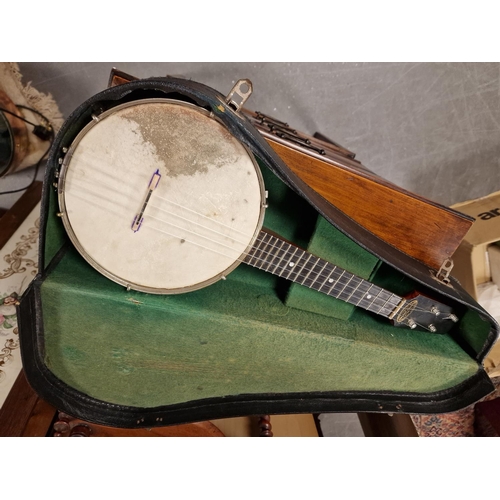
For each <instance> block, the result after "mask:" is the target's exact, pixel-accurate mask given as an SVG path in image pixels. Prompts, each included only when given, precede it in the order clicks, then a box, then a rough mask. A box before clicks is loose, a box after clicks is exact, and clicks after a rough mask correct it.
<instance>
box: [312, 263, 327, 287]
mask: <svg viewBox="0 0 500 500" xmlns="http://www.w3.org/2000/svg"><path fill="white" fill-rule="evenodd" d="M320 260H321V259H318V262H319V261H320ZM318 262H316V264H315V266H316V265H317V263H318ZM327 264H328V262H327V261H326V260H325V263H324V264H323V267H322V268H321V269H320V270H319V271H318V273H317V274H316V278H314V280H313V281H312V283H311V284H310V285H309V288H313V285H314V283H316V280H317V279H318V278H319V277H320V276H321V273H322V272H323V269H325V267H326V265H327Z"/></svg>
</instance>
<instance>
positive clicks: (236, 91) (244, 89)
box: [226, 78, 253, 112]
mask: <svg viewBox="0 0 500 500" xmlns="http://www.w3.org/2000/svg"><path fill="white" fill-rule="evenodd" d="M252 91H253V86H252V82H251V81H250V80H248V79H247V78H245V79H243V80H238V81H237V82H236V83H235V85H234V87H233V88H232V89H231V92H229V94H228V95H227V97H226V102H227V103H228V104H229V105H230V106H231V107H232V108H233V109H234V110H235V111H236V112H238V111H239V110H240V109H241V108H242V107H243V105H244V104H245V103H246V102H247V100H248V98H249V97H250V96H251V95H252ZM235 95H236V96H238V98H239V99H235Z"/></svg>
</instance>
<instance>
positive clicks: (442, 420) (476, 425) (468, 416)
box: [411, 377, 500, 437]
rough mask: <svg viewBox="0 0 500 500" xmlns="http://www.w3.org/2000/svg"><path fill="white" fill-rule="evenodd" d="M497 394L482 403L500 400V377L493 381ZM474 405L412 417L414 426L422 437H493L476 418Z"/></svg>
mask: <svg viewBox="0 0 500 500" xmlns="http://www.w3.org/2000/svg"><path fill="white" fill-rule="evenodd" d="M492 382H493V384H494V385H495V388H496V390H495V392H492V393H491V394H488V396H486V397H484V398H483V399H481V401H478V403H480V402H484V401H491V400H493V399H496V398H500V377H496V378H493V379H492ZM478 403H476V404H474V405H471V406H468V407H467V408H464V409H463V410H459V411H456V412H454V413H443V414H435V415H411V419H412V420H413V424H414V425H415V428H416V429H417V432H418V435H419V436H420V437H476V436H485V435H491V434H489V433H488V432H487V431H486V430H485V429H483V428H482V425H484V424H483V423H482V422H481V421H479V420H478V419H477V418H476V405H477V404H478Z"/></svg>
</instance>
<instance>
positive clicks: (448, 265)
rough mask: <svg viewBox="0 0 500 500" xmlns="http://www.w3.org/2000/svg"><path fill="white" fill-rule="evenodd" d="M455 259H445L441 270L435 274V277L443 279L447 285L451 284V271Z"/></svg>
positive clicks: (439, 279)
mask: <svg viewBox="0 0 500 500" xmlns="http://www.w3.org/2000/svg"><path fill="white" fill-rule="evenodd" d="M453 266H454V264H453V261H452V260H451V259H445V260H444V261H443V263H442V264H441V267H440V268H439V271H438V272H437V273H436V274H435V276H434V277H435V278H436V279H437V280H438V281H441V282H442V283H444V284H445V285H449V284H450V273H451V270H452V269H453Z"/></svg>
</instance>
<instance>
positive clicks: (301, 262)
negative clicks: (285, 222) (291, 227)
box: [244, 231, 403, 318]
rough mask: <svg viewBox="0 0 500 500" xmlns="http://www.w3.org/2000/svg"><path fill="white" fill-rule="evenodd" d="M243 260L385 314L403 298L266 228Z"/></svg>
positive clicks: (368, 309) (389, 313) (376, 312)
mask: <svg viewBox="0 0 500 500" xmlns="http://www.w3.org/2000/svg"><path fill="white" fill-rule="evenodd" d="M244 262H245V263H247V264H249V265H251V266H254V267H257V268H259V269H262V270H263V271H267V272H268V273H272V274H276V275H277V276H280V277H282V278H285V279H288V280H291V281H294V282H295V283H299V284H301V285H304V286H307V287H309V288H313V289H314V290H317V291H318V292H321V293H325V294H326V295H330V296H331V297H335V298H336V299H340V300H343V301H344V302H348V303H350V304H353V305H355V306H357V307H361V308H363V309H366V310H367V311H371V312H373V313H375V314H380V315H381V316H385V317H386V318H387V317H389V316H390V315H391V313H392V312H393V311H394V310H395V309H396V308H397V306H398V305H399V304H400V303H401V301H402V300H403V299H402V297H399V296H397V295H395V294H393V293H391V292H389V291H387V290H384V289H383V288H380V287H378V286H377V285H374V284H373V283H370V282H369V281H366V280H364V279H363V278H360V277H359V276H356V275H354V274H351V273H349V272H348V271H346V270H344V269H341V268H340V267H337V266H335V265H334V264H331V263H330V262H328V261H326V260H324V259H321V258H320V257H316V256H315V255H313V254H311V253H309V252H306V251H304V250H301V249H300V248H298V247H296V246H294V245H292V244H290V243H288V242H286V241H284V240H283V239H281V238H279V237H277V236H274V235H271V234H270V233H267V232H265V231H261V232H260V233H259V236H258V238H257V239H256V241H255V243H254V245H253V247H252V249H251V250H250V251H249V252H248V254H247V255H246V256H245V258H244Z"/></svg>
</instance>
